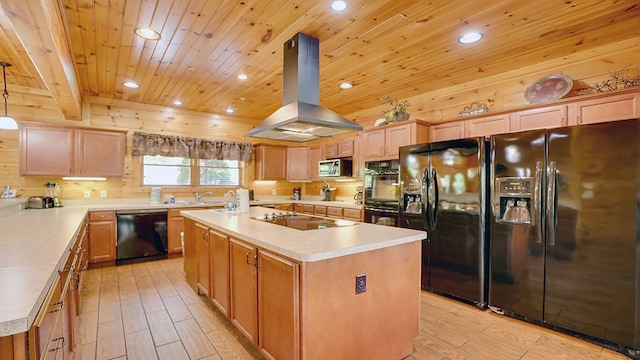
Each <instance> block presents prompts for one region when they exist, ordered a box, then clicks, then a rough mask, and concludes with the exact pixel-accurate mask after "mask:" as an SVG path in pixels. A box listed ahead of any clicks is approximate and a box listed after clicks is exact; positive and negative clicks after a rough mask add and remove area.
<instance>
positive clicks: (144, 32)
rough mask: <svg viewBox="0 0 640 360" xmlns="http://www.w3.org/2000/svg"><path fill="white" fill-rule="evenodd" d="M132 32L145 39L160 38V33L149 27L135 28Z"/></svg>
mask: <svg viewBox="0 0 640 360" xmlns="http://www.w3.org/2000/svg"><path fill="white" fill-rule="evenodd" d="M134 32H135V33H136V35H138V36H140V37H141V38H145V39H147V40H158V39H160V33H159V32H157V31H155V30H153V29H149V28H136V29H135V30H134Z"/></svg>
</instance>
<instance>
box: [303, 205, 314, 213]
mask: <svg viewBox="0 0 640 360" xmlns="http://www.w3.org/2000/svg"><path fill="white" fill-rule="evenodd" d="M302 212H304V213H305V214H314V209H313V205H307V204H304V205H303V206H302Z"/></svg>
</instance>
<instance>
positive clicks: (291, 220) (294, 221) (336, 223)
mask: <svg viewBox="0 0 640 360" xmlns="http://www.w3.org/2000/svg"><path fill="white" fill-rule="evenodd" d="M252 219H254V220H260V221H263V222H266V223H270V224H275V225H280V226H285V227H288V228H292V229H298V230H303V231H306V230H318V229H328V228H334V227H344V226H352V225H357V224H358V223H356V222H353V221H349V220H340V219H329V218H323V217H318V216H311V215H298V214H297V213H296V212H295V211H294V212H291V213H290V212H286V213H282V212H280V213H277V214H276V213H275V212H274V213H272V214H264V216H258V217H253V218H252Z"/></svg>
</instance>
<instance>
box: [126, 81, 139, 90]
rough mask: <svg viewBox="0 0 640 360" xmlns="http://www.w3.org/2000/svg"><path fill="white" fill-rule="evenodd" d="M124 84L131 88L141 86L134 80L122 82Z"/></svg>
mask: <svg viewBox="0 0 640 360" xmlns="http://www.w3.org/2000/svg"><path fill="white" fill-rule="evenodd" d="M122 85H124V86H126V87H128V88H131V89H137V88H139V87H140V85H138V83H136V82H133V81H125V82H123V83H122Z"/></svg>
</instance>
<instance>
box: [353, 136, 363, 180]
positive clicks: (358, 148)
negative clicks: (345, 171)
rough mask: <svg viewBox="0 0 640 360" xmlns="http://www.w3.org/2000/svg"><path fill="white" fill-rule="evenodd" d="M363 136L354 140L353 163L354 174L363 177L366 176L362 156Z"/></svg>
mask: <svg viewBox="0 0 640 360" xmlns="http://www.w3.org/2000/svg"><path fill="white" fill-rule="evenodd" d="M362 146H363V145H362V136H358V137H357V138H356V139H355V140H353V162H352V163H351V166H352V168H351V172H352V176H353V177H356V178H361V177H363V176H364V158H363V156H362Z"/></svg>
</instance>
